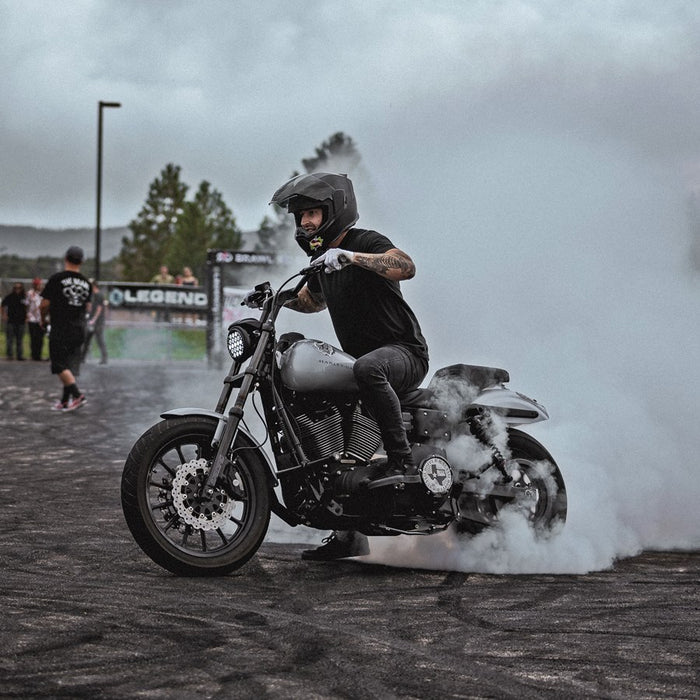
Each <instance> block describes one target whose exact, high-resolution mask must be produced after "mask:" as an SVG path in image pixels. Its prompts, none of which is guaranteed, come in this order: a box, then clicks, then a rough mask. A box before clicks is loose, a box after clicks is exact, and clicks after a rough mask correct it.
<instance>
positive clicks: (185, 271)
mask: <svg viewBox="0 0 700 700" xmlns="http://www.w3.org/2000/svg"><path fill="white" fill-rule="evenodd" d="M180 284H183V285H185V286H186V287H198V286H199V281H198V280H197V278H196V277H195V276H194V275H193V274H192V270H191V268H189V267H183V268H182V277H181V278H180Z"/></svg>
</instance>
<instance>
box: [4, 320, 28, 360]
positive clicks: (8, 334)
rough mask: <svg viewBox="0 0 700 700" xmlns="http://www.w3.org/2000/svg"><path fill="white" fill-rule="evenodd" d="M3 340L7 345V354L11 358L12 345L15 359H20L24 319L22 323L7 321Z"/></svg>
mask: <svg viewBox="0 0 700 700" xmlns="http://www.w3.org/2000/svg"><path fill="white" fill-rule="evenodd" d="M5 340H6V345H7V356H8V358H12V347H13V346H14V347H15V349H16V351H17V359H18V360H21V359H22V350H23V348H22V341H23V340H24V321H22V323H10V322H9V321H8V322H7V328H6V329H5Z"/></svg>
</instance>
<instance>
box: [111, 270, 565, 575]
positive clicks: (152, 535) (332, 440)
mask: <svg viewBox="0 0 700 700" xmlns="http://www.w3.org/2000/svg"><path fill="white" fill-rule="evenodd" d="M320 272H321V267H320V266H311V267H307V268H304V269H303V270H301V271H300V272H298V273H296V274H295V275H293V276H291V277H290V278H289V279H288V280H287V281H286V282H285V283H284V284H283V285H282V286H281V287H280V289H279V290H278V291H276V292H275V291H274V290H273V289H272V287H271V286H270V283H269V282H264V283H262V284H259V285H257V286H256V287H255V290H254V294H253V299H254V301H256V302H257V304H258V306H259V308H260V309H261V313H260V317H259V318H248V319H243V320H241V321H238V322H236V323H233V324H231V325H230V326H229V329H228V336H227V348H228V352H229V354H230V356H231V359H232V365H231V368H230V371H229V373H228V374H227V375H226V376H225V377H224V380H223V388H222V390H221V394H220V396H219V399H218V402H217V404H216V407H215V408H214V410H207V409H202V408H178V409H174V410H169V411H167V412H165V413H163V414H162V415H161V418H162V420H161V421H160V422H159V423H157V424H156V425H154V426H153V427H151V428H150V429H149V430H147V431H146V432H145V433H144V434H143V435H142V436H141V437H140V438H139V439H138V440H137V441H136V443H135V444H134V446H133V448H132V449H131V451H130V453H129V455H128V457H127V460H126V463H125V466H124V471H123V475H122V482H121V499H122V508H123V512H124V516H125V519H126V522H127V525H128V527H129V529H130V531H131V534H132V535H133V537H134V539H135V540H136V542H137V543H138V545H139V546H140V547H141V549H142V550H143V551H144V552H145V553H146V554H147V555H148V556H149V557H150V558H151V559H152V560H153V561H154V562H156V563H157V564H159V565H160V566H161V567H163V568H165V569H167V570H168V571H170V572H172V573H174V574H177V575H182V576H219V575H223V574H227V573H229V572H231V571H233V570H235V569H237V568H239V567H241V566H243V565H244V564H245V563H246V562H247V561H248V560H250V559H251V557H253V556H254V555H255V553H256V551H257V550H258V548H259V547H260V545H261V543H262V542H263V539H264V537H265V535H266V532H267V529H268V524H269V521H270V517H271V513H274V514H275V515H277V516H278V517H279V518H281V519H282V520H283V521H284V522H285V523H287V524H288V525H290V526H298V525H305V526H308V527H311V528H317V529H320V530H355V531H358V532H362V533H364V534H365V535H369V536H379V535H381V536H389V535H415V536H418V535H431V534H434V533H438V532H441V531H444V530H447V529H448V528H452V529H454V531H455V532H456V533H458V534H459V535H461V536H465V537H468V536H473V535H475V534H478V533H479V532H481V531H482V530H483V529H484V528H488V527H491V526H494V525H495V524H497V523H498V522H499V514H500V513H501V512H502V511H503V509H505V508H509V509H516V510H517V511H518V512H520V513H521V514H522V515H523V517H524V518H526V519H527V521H528V522H529V524H530V525H531V526H532V527H533V528H534V530H535V531H536V532H537V533H550V532H552V531H556V530H558V529H559V528H560V527H561V526H562V525H563V523H564V521H565V520H566V511H567V499H566V488H565V485H564V480H563V478H562V475H561V472H560V470H559V467H558V466H557V464H556V462H555V461H554V459H553V458H552V456H551V455H550V454H549V452H548V451H547V450H546V449H545V448H544V447H543V446H542V445H541V444H540V443H539V442H537V441H536V440H535V439H534V438H533V437H531V436H530V435H528V434H527V433H525V432H523V431H522V430H520V429H518V428H516V427H515V426H521V425H524V424H528V423H535V422H537V421H542V420H546V419H547V418H548V417H549V416H548V414H547V411H546V409H545V408H544V407H543V406H542V405H541V404H539V403H538V402H537V401H535V400H533V399H530V398H528V397H527V396H524V395H523V394H520V393H517V392H515V391H512V390H510V389H508V388H507V387H506V386H505V384H507V383H508V382H509V381H510V377H509V374H508V372H507V371H506V370H504V369H499V368H494V367H482V366H474V365H466V364H456V365H450V366H448V367H443V368H441V369H439V370H437V371H436V372H435V374H434V376H433V377H432V379H431V380H430V382H429V384H428V386H427V387H426V388H420V389H415V390H413V391H411V392H409V393H408V394H406V395H402V396H400V397H399V398H400V400H401V405H402V412H403V419H404V423H405V427H406V431H407V435H408V437H409V441H410V443H411V449H412V453H413V459H412V463H413V466H412V467H410V468H409V469H408V470H407V473H406V474H405V475H400V476H392V477H390V478H387V476H386V473H385V472H384V471H383V466H384V465H385V464H386V455H385V453H383V451H382V446H381V438H380V434H379V429H378V427H377V424H376V422H375V420H374V419H373V417H372V416H371V415H370V414H369V413H368V412H367V410H366V409H364V408H363V406H362V402H361V401H360V399H359V396H358V387H357V384H356V382H355V379H354V376H353V363H354V358H352V357H351V356H350V355H347V354H346V353H344V352H342V351H341V350H339V349H338V348H336V347H334V346H333V345H330V344H329V343H326V342H322V341H319V340H315V339H310V338H305V337H304V336H303V335H301V334H298V333H284V334H282V335H281V336H280V337H279V338H277V336H276V329H275V324H276V321H277V318H278V315H279V313H280V311H281V310H282V309H283V308H284V306H285V304H287V303H289V302H290V301H291V300H292V299H294V298H296V296H297V295H298V293H299V291H300V290H301V289H302V288H303V286H304V285H305V284H306V282H307V281H308V280H309V279H310V278H311V276H312V275H314V274H319V273H320ZM297 278H299V279H298V281H297V283H296V284H295V285H294V286H293V287H292V288H287V287H289V286H290V283H291V282H292V281H293V280H295V279H297ZM258 403H259V404H261V406H262V411H261V410H260V408H259V407H258V405H257V404H258ZM229 404H230V408H229ZM227 408H228V410H227ZM251 408H253V409H254V410H255V412H256V413H257V415H258V417H259V418H260V419H261V420H262V423H263V425H264V426H265V433H266V438H265V440H264V441H263V442H267V441H268V440H269V451H270V452H271V453H272V460H271V459H270V458H269V456H268V453H267V452H266V450H265V449H264V446H263V442H261V441H260V440H259V439H257V438H256V437H255V436H254V434H253V431H252V430H251V429H250V428H249V427H248V425H247V423H246V420H245V418H246V415H247V414H249V411H250V409H251Z"/></svg>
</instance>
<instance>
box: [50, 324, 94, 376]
mask: <svg viewBox="0 0 700 700" xmlns="http://www.w3.org/2000/svg"><path fill="white" fill-rule="evenodd" d="M84 340H85V336H84V335H83V334H78V333H73V334H72V335H71V336H70V337H64V336H55V335H54V334H53V333H51V335H49V357H50V358H51V374H60V373H61V372H65V371H66V370H67V369H69V370H70V371H71V372H72V373H73V374H74V375H75V376H76V377H77V376H78V375H79V374H80V356H81V351H82V347H83V342H84Z"/></svg>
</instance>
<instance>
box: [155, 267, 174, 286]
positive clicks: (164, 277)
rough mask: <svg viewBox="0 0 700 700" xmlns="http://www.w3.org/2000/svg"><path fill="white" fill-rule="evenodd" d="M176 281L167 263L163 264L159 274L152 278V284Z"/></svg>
mask: <svg viewBox="0 0 700 700" xmlns="http://www.w3.org/2000/svg"><path fill="white" fill-rule="evenodd" d="M174 281H175V280H174V278H173V276H172V275H171V274H170V272H169V271H168V266H167V265H161V266H160V271H159V272H158V274H157V275H153V277H152V278H151V284H173V282H174Z"/></svg>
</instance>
